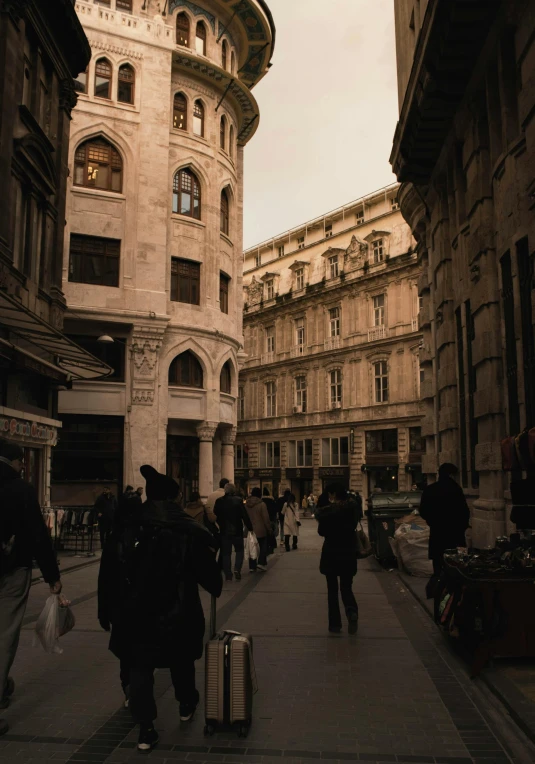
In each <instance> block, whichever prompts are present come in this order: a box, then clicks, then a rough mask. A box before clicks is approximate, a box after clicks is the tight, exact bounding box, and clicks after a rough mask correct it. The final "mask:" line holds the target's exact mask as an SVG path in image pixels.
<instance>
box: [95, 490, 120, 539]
mask: <svg viewBox="0 0 535 764" xmlns="http://www.w3.org/2000/svg"><path fill="white" fill-rule="evenodd" d="M116 509H117V499H116V498H115V496H114V495H113V494H112V492H111V488H110V487H109V486H106V488H104V490H103V491H102V493H101V494H100V496H98V497H97V500H96V501H95V507H94V511H95V514H96V516H97V522H98V530H99V533H100V546H101V549H104V545H105V544H106V540H107V538H108V536H109V534H110V533H111V529H112V527H113V516H114V514H115V510H116Z"/></svg>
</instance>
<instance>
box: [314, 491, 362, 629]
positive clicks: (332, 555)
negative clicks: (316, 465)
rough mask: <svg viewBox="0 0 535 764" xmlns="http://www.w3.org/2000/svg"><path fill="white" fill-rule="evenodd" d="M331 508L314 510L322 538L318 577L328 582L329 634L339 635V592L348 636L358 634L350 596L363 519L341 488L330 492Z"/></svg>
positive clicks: (357, 508) (357, 609) (357, 610)
mask: <svg viewBox="0 0 535 764" xmlns="http://www.w3.org/2000/svg"><path fill="white" fill-rule="evenodd" d="M329 498H330V502H331V503H330V504H329V506H327V507H320V508H319V509H317V510H316V519H317V520H318V533H319V535H320V536H323V537H324V539H325V541H324V542H323V549H322V552H321V562H320V573H322V574H323V575H324V576H325V577H326V578H327V593H328V603H329V631H330V632H331V633H333V634H339V633H340V632H341V631H342V616H341V614H340V602H339V596H338V590H339V588H340V594H341V595H342V602H343V603H344V607H345V609H346V615H347V620H348V623H349V633H350V634H356V633H357V630H358V623H359V621H358V619H359V608H358V605H357V601H356V599H355V595H354V594H353V578H354V576H355V575H356V573H357V539H356V535H355V529H356V527H357V523H358V522H359V520H360V519H361V518H362V511H359V507H358V505H357V504H356V503H355V502H354V501H351V500H349V499H348V497H347V491H346V490H345V488H343V487H342V486H331V487H330V489H329Z"/></svg>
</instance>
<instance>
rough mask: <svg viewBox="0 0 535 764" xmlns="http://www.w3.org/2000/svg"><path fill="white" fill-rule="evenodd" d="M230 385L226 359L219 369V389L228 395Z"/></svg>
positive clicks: (228, 364)
mask: <svg viewBox="0 0 535 764" xmlns="http://www.w3.org/2000/svg"><path fill="white" fill-rule="evenodd" d="M230 386H231V374H230V361H227V362H226V363H225V364H224V365H223V368H222V369H221V376H220V377H219V389H220V390H221V392H222V393H228V394H229V395H230Z"/></svg>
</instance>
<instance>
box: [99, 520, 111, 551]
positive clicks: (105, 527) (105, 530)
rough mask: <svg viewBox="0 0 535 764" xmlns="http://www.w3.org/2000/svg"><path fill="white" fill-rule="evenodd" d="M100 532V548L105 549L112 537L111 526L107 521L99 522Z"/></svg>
mask: <svg viewBox="0 0 535 764" xmlns="http://www.w3.org/2000/svg"><path fill="white" fill-rule="evenodd" d="M98 531H99V533H100V548H101V549H104V545H105V543H106V541H107V540H108V536H109V535H110V531H111V524H110V523H109V522H108V521H107V520H99V521H98Z"/></svg>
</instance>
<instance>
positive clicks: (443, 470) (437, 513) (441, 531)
mask: <svg viewBox="0 0 535 764" xmlns="http://www.w3.org/2000/svg"><path fill="white" fill-rule="evenodd" d="M457 474H458V469H457V467H456V466H455V465H454V464H450V463H449V462H445V463H444V464H441V465H440V467H439V469H438V480H437V481H436V483H431V485H428V486H426V487H425V488H424V490H423V492H422V498H421V500H420V508H419V511H420V514H421V516H422V517H423V519H424V520H425V521H426V523H427V524H428V526H429V529H430V533H429V559H430V560H432V561H433V574H434V575H435V576H438V575H439V574H440V572H441V571H442V568H443V565H444V552H445V551H446V549H456V548H457V547H458V546H460V547H464V546H466V529H467V528H468V526H469V525H470V510H469V509H468V504H467V503H466V498H465V496H464V493H463V489H462V488H461V486H460V485H459V484H458V483H457V482H456V481H455V477H456V475H457Z"/></svg>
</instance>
